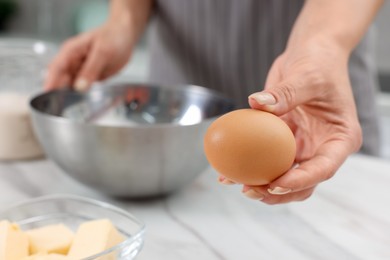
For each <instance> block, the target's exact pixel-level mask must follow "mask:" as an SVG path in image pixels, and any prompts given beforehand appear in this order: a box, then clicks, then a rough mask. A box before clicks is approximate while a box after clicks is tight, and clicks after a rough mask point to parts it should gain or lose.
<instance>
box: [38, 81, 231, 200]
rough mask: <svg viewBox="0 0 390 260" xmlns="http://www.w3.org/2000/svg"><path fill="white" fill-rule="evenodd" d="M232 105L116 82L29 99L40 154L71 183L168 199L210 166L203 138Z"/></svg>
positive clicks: (209, 96) (199, 93) (197, 91)
mask: <svg viewBox="0 0 390 260" xmlns="http://www.w3.org/2000/svg"><path fill="white" fill-rule="evenodd" d="M232 109H233V104H232V102H231V101H230V100H228V99H226V98H224V97H223V96H222V95H220V94H218V93H216V92H213V91H211V90H208V89H205V88H202V87H198V86H163V87H158V86H149V85H140V84H119V85H114V86H100V87H96V88H94V89H93V90H91V91H90V92H88V93H85V94H82V93H77V92H74V91H71V90H61V91H52V92H48V93H44V94H41V95H39V96H37V97H35V98H33V99H32V100H31V110H32V119H33V124H34V129H35V132H36V134H37V136H38V139H39V141H40V143H41V144H42V146H43V148H44V150H45V152H46V155H47V156H48V157H49V158H51V159H52V160H53V161H54V162H56V163H57V164H58V165H59V166H60V167H61V168H62V169H63V170H65V172H67V173H68V174H69V175H70V176H71V177H73V178H74V179H76V180H79V181H80V182H82V183H84V184H86V185H88V186H91V187H93V188H96V189H98V190H100V191H102V192H105V193H107V194H110V195H114V196H121V197H133V198H136V197H148V196H158V195H163V194H167V193H170V192H172V191H174V190H176V189H178V188H180V187H183V186H185V185H187V184H189V183H190V182H191V181H193V180H194V179H195V178H196V177H197V176H198V175H199V174H200V173H201V172H202V171H204V170H205V169H206V168H207V167H208V163H207V160H206V158H205V156H204V153H203V135H204V133H205V131H206V129H207V127H208V126H209V124H210V123H211V122H212V121H213V120H214V119H215V118H216V117H218V116H220V115H222V114H224V113H226V112H229V111H231V110H232Z"/></svg>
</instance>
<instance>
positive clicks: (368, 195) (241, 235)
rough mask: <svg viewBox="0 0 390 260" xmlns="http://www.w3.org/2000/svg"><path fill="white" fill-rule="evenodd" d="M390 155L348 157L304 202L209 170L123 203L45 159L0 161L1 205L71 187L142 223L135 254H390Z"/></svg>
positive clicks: (208, 258)
mask: <svg viewBox="0 0 390 260" xmlns="http://www.w3.org/2000/svg"><path fill="white" fill-rule="evenodd" d="M389 187H390V161H385V160H380V159H375V158H371V157H366V156H362V155H354V156H351V157H350V158H349V159H348V160H347V162H346V163H345V164H344V165H343V166H342V168H341V169H340V170H339V172H338V173H337V174H336V176H335V177H333V178H332V179H331V180H329V181H327V182H325V183H323V184H321V185H320V186H319V187H318V188H317V190H316V192H315V194H314V195H313V196H312V197H311V198H310V199H308V200H307V201H305V202H299V203H290V204H286V205H277V206H268V205H265V204H263V203H261V202H257V201H252V200H249V199H247V198H245V197H244V196H243V195H242V194H240V187H239V186H222V185H220V184H218V183H217V182H216V173H215V172H214V171H213V170H212V169H208V170H207V171H206V172H204V173H203V174H202V175H201V176H200V177H199V178H198V179H197V180H196V181H195V182H194V183H193V184H192V185H190V186H188V187H186V188H185V189H183V190H182V191H180V192H177V193H175V194H174V195H172V196H169V197H166V198H163V199H155V200H149V201H123V200H114V199H113V198H110V197H107V196H105V195H102V194H99V193H97V192H96V191H93V190H91V189H89V188H86V187H85V186H83V185H80V184H78V183H76V182H75V181H73V180H72V179H70V178H68V177H67V176H66V175H65V174H63V173H62V171H61V170H59V169H58V168H57V167H56V166H55V165H54V164H53V163H51V162H49V161H46V160H42V161H33V162H23V163H0V210H1V209H4V208H6V207H7V206H9V205H12V204H13V203H15V202H19V201H21V200H25V199H28V198H32V197H36V196H41V195H47V194H53V193H71V194H78V195H83V196H87V197H91V198H96V199H99V200H104V201H107V202H110V203H113V204H116V205H118V206H120V207H122V208H124V209H127V210H129V211H130V212H131V213H133V214H134V215H135V216H137V217H138V218H140V219H142V220H143V221H144V222H145V223H146V227H147V229H146V239H145V246H144V248H143V250H142V252H141V253H140V255H139V257H138V258H137V259H140V260H142V259H164V260H165V259H169V260H175V259H180V260H187V259H189V260H191V259H194V260H195V259H196V260H199V259H202V260H203V259H205V260H214V259H232V260H238V259H245V260H252V259H253V260H257V259H299V260H303V259H310V260H313V259H316V260H319V259H327V260H328V259H367V260H368V259H369V260H371V259H372V260H381V259H390V204H389V201H390V188H389Z"/></svg>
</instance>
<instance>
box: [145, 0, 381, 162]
mask: <svg viewBox="0 0 390 260" xmlns="http://www.w3.org/2000/svg"><path fill="white" fill-rule="evenodd" d="M155 2H156V3H155V12H154V16H153V19H152V30H151V31H152V35H151V40H150V41H149V44H150V49H151V68H150V71H151V72H150V73H151V74H150V81H151V82H158V83H163V84H194V85H199V86H204V87H207V88H211V89H214V90H217V91H220V92H222V93H224V94H225V95H226V96H228V97H230V98H232V99H233V100H235V102H236V104H237V105H238V107H247V106H248V101H247V100H248V95H250V94H252V93H253V92H257V91H259V90H261V89H262V88H263V86H264V82H265V79H266V76H267V73H268V70H269V68H270V66H271V64H272V62H273V61H274V60H275V58H276V57H277V56H278V55H280V54H281V53H282V52H283V50H284V48H285V45H286V42H287V39H288V37H289V33H290V30H291V28H292V26H293V24H294V21H295V19H296V17H297V15H298V14H299V11H300V10H301V8H302V5H303V0H288V1H286V0H157V1H155ZM371 38H372V37H370V33H368V34H367V36H366V37H365V38H364V39H363V40H362V41H361V43H360V45H359V46H358V47H357V48H356V50H355V51H354V53H353V54H352V57H351V60H350V77H351V82H352V86H353V91H354V95H355V100H356V103H357V107H358V113H359V120H360V123H361V125H362V128H363V135H364V141H363V143H364V144H363V147H362V150H361V152H364V153H367V154H372V155H378V153H379V139H378V138H379V135H378V119H377V113H376V111H375V110H376V108H375V91H376V81H375V76H376V71H375V66H374V62H373V60H372V55H371V51H372V47H373V46H372V45H373V44H372V39H371Z"/></svg>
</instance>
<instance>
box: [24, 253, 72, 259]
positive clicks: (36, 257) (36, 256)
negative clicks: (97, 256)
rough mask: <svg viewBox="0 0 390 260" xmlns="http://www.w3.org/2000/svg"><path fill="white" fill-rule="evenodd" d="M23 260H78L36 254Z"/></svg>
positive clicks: (57, 255)
mask: <svg viewBox="0 0 390 260" xmlns="http://www.w3.org/2000/svg"><path fill="white" fill-rule="evenodd" d="M22 260H76V259H71V258H68V257H67V256H66V255H60V254H36V255H30V256H28V257H25V258H23V259H22Z"/></svg>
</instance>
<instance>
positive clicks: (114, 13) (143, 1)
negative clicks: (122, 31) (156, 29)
mask: <svg viewBox="0 0 390 260" xmlns="http://www.w3.org/2000/svg"><path fill="white" fill-rule="evenodd" d="M152 6H153V0H111V4H110V14H109V18H108V20H107V23H108V24H113V25H114V26H124V27H126V28H128V29H129V33H132V34H133V36H134V38H138V36H139V35H140V34H141V33H142V32H143V30H144V28H145V26H146V24H147V23H148V20H149V17H150V14H151V11H152Z"/></svg>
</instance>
